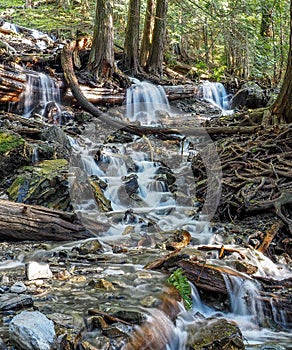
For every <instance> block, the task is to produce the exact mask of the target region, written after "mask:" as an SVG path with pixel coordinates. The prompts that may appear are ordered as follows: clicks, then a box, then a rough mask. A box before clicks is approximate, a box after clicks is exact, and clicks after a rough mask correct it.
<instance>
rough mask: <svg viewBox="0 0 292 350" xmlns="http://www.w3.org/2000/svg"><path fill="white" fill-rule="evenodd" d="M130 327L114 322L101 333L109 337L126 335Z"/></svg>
mask: <svg viewBox="0 0 292 350" xmlns="http://www.w3.org/2000/svg"><path fill="white" fill-rule="evenodd" d="M131 329H132V327H131V326H128V325H125V324H123V323H121V322H115V323H113V324H112V325H110V326H108V327H106V328H104V329H103V334H104V335H105V336H107V337H109V338H117V337H121V336H127V335H128V334H129V332H130V331H131Z"/></svg>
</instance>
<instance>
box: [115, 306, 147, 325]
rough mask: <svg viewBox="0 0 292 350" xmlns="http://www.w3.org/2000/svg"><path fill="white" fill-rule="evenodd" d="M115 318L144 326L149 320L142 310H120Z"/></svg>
mask: <svg viewBox="0 0 292 350" xmlns="http://www.w3.org/2000/svg"><path fill="white" fill-rule="evenodd" d="M114 316H115V317H117V318H120V319H122V320H124V321H127V322H130V323H133V324H142V323H143V322H144V321H146V319H147V315H146V314H145V313H144V312H142V311H140V310H129V309H127V310H126V309H124V310H118V311H116V312H115V313H114Z"/></svg>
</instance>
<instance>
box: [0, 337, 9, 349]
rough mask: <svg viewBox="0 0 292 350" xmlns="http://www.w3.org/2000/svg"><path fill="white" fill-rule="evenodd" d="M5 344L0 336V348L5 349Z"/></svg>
mask: <svg viewBox="0 0 292 350" xmlns="http://www.w3.org/2000/svg"><path fill="white" fill-rule="evenodd" d="M7 349H8V348H7V346H6V344H5V343H4V340H3V339H2V338H0V350H7Z"/></svg>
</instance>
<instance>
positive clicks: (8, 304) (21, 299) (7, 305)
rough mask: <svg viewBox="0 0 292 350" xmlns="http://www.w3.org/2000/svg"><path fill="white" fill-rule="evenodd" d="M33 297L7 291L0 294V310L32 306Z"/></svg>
mask: <svg viewBox="0 0 292 350" xmlns="http://www.w3.org/2000/svg"><path fill="white" fill-rule="evenodd" d="M32 304H33V299H32V297H31V296H30V295H26V294H21V295H19V294H16V293H5V294H3V295H0V310H14V309H19V308H23V307H25V306H31V305H32Z"/></svg>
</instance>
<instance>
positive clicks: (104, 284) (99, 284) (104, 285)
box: [88, 278, 115, 290]
mask: <svg viewBox="0 0 292 350" xmlns="http://www.w3.org/2000/svg"><path fill="white" fill-rule="evenodd" d="M88 285H89V286H91V287H93V288H97V289H104V290H115V287H114V285H113V284H112V283H111V282H109V281H107V280H105V279H103V278H100V279H98V280H91V281H90V282H89V283H88Z"/></svg>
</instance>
